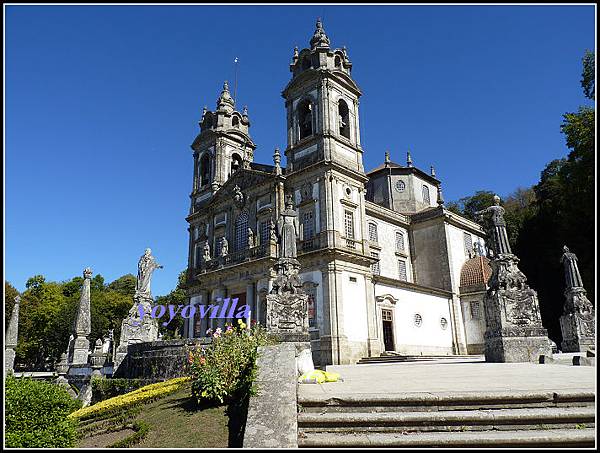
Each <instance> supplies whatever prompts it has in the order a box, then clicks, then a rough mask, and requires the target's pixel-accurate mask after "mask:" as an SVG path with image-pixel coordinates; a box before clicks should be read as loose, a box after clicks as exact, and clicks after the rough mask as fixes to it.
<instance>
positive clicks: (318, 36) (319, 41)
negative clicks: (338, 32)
mask: <svg viewBox="0 0 600 453" xmlns="http://www.w3.org/2000/svg"><path fill="white" fill-rule="evenodd" d="M310 47H311V49H315V48H317V47H329V38H328V37H327V35H326V34H325V30H324V29H323V23H322V22H321V19H320V18H319V19H317V28H316V30H315V33H314V34H313V37H312V38H311V39H310Z"/></svg>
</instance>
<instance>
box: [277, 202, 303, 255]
mask: <svg viewBox="0 0 600 453" xmlns="http://www.w3.org/2000/svg"><path fill="white" fill-rule="evenodd" d="M299 232H300V228H299V226H298V213H297V212H296V211H294V203H293V201H292V197H291V196H289V195H288V197H287V200H286V203H285V210H284V211H283V212H282V213H281V214H280V216H279V220H278V221H277V233H278V234H279V241H280V242H279V257H280V258H296V256H297V253H296V238H297V237H298V235H299Z"/></svg>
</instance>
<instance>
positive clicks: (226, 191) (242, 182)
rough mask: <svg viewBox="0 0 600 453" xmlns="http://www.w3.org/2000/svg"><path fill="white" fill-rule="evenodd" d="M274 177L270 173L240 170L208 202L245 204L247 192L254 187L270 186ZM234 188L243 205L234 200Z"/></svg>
mask: <svg viewBox="0 0 600 453" xmlns="http://www.w3.org/2000/svg"><path fill="white" fill-rule="evenodd" d="M275 179H276V176H275V175H274V174H272V173H266V172H263V171H259V170H252V169H247V168H241V169H239V170H238V171H236V172H235V173H234V174H233V175H232V176H231V177H230V178H229V179H228V180H227V182H226V183H225V184H223V186H221V187H220V188H219V190H218V191H217V192H216V193H215V194H214V195H213V198H212V200H211V202H210V204H211V205H213V204H219V203H223V202H225V201H228V200H229V201H235V202H236V203H238V204H242V205H244V204H247V202H248V199H247V197H248V192H249V191H251V190H252V189H254V188H256V187H260V186H262V185H264V184H271V183H273V182H274V181H275ZM236 186H237V187H239V192H241V193H242V195H243V196H244V198H245V199H244V200H243V203H240V202H239V200H236V198H235V197H236V192H237V190H236Z"/></svg>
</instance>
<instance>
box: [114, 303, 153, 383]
mask: <svg viewBox="0 0 600 453" xmlns="http://www.w3.org/2000/svg"><path fill="white" fill-rule="evenodd" d="M133 299H134V302H135V303H134V304H133V307H132V308H131V310H130V311H129V315H128V316H127V317H126V318H125V319H124V320H123V322H122V323H121V339H120V342H119V347H118V348H117V352H116V357H115V359H114V369H115V371H116V370H117V368H118V367H119V365H120V364H121V362H122V361H123V359H124V358H125V356H126V355H127V347H128V346H129V345H130V344H134V343H147V342H151V341H156V340H157V339H158V321H157V320H156V319H155V318H152V317H151V316H150V312H151V310H152V302H153V300H152V297H151V296H149V295H145V294H139V293H138V294H136V295H134V296H133ZM140 305H141V306H142V307H143V308H144V313H145V315H144V317H143V319H140V313H139V309H138V307H139V306H140Z"/></svg>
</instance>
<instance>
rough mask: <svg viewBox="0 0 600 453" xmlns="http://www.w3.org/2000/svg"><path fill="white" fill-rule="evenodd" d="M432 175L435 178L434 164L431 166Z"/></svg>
mask: <svg viewBox="0 0 600 453" xmlns="http://www.w3.org/2000/svg"><path fill="white" fill-rule="evenodd" d="M431 176H433V177H434V178H435V168H433V165H432V166H431Z"/></svg>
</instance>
